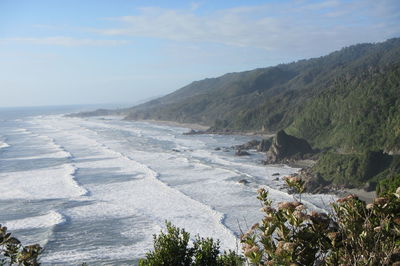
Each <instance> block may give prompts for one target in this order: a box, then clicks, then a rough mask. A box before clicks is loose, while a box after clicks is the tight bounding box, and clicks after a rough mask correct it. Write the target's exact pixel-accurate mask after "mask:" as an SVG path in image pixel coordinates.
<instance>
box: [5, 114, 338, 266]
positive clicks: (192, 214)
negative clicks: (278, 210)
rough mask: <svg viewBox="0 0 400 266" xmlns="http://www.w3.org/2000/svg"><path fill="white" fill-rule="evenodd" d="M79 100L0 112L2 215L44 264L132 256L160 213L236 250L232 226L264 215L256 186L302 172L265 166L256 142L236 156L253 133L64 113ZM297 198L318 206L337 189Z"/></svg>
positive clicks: (238, 229) (143, 246)
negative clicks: (192, 131) (38, 248)
mask: <svg viewBox="0 0 400 266" xmlns="http://www.w3.org/2000/svg"><path fill="white" fill-rule="evenodd" d="M87 109H88V107H84V106H80V107H77V106H64V107H35V108H1V109H0V223H1V224H2V225H5V226H7V228H8V230H9V231H10V232H11V233H12V235H13V236H15V237H17V238H18V239H19V240H21V241H22V243H23V244H33V243H39V244H40V245H42V247H44V252H43V254H42V255H41V259H40V261H41V263H42V264H43V265H80V264H81V263H83V262H86V263H88V264H89V265H135V264H137V261H138V259H139V258H141V257H144V256H145V254H146V252H148V251H150V250H151V249H152V247H153V235H154V234H158V233H159V232H160V230H163V229H165V222H166V221H170V222H171V223H172V224H173V225H175V226H177V227H180V228H184V229H185V230H186V231H188V232H189V233H190V234H191V237H192V239H194V237H195V236H196V235H200V236H201V237H213V238H214V239H219V240H220V241H221V249H223V250H228V249H231V250H236V251H238V252H239V253H240V252H241V249H240V243H239V237H240V234H241V233H242V232H245V231H247V230H248V228H249V227H250V226H251V225H252V224H254V223H255V222H258V221H260V219H261V218H262V213H261V211H260V208H261V204H260V202H259V201H258V200H257V198H256V197H257V193H256V191H257V189H258V188H260V187H265V188H266V189H268V190H269V195H270V198H271V199H272V200H273V201H274V202H279V201H292V200H293V196H292V195H289V194H288V193H287V190H286V188H285V186H284V182H283V180H282V177H284V176H286V175H289V174H292V173H295V172H297V171H298V170H299V169H296V168H291V167H289V166H286V165H263V164H262V163H261V161H262V160H263V159H264V156H265V155H264V154H262V153H259V152H256V151H250V155H249V156H240V157H238V156H235V150H234V149H233V148H232V147H233V146H235V145H239V144H243V143H246V142H248V141H250V140H253V139H256V138H257V137H255V136H240V135H207V134H204V135H184V134H183V133H185V132H188V131H189V129H188V128H183V127H176V126H167V125H160V124H154V123H149V122H135V121H125V120H123V118H122V117H94V118H76V117H67V116H65V114H68V113H73V112H76V111H80V110H87ZM243 179H244V180H246V181H247V182H248V183H247V184H243V183H240V182H239V181H240V180H243ZM302 200H303V202H304V203H305V204H306V205H307V206H308V207H309V208H310V209H313V210H318V211H326V210H328V208H329V202H331V201H333V200H334V197H333V196H331V195H322V194H319V195H310V194H305V195H304V196H303V197H302Z"/></svg>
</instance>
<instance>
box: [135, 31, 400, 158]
mask: <svg viewBox="0 0 400 266" xmlns="http://www.w3.org/2000/svg"><path fill="white" fill-rule="evenodd" d="M399 106H400V39H391V40H388V41H386V42H383V43H378V44H359V45H354V46H350V47H347V48H344V49H342V50H340V51H337V52H334V53H331V54H329V55H327V56H324V57H320V58H316V59H310V60H301V61H298V62H295V63H291V64H283V65H278V66H275V67H268V68H263V69H256V70H252V71H247V72H241V73H230V74H226V75H224V76H221V77H218V78H213V79H206V80H202V81H197V82H193V83H192V84H190V85H188V86H186V87H184V88H182V89H180V90H178V91H176V92H174V93H172V94H170V95H167V96H165V97H162V98H159V99H157V100H154V101H151V102H149V103H146V104H143V105H140V106H137V107H133V108H131V109H130V110H128V112H129V115H128V119H148V118H151V119H160V120H174V121H179V122H197V123H203V124H207V125H213V129H215V130H220V129H226V128H228V129H236V130H260V129H264V130H266V131H269V132H276V131H278V130H280V129H288V133H289V134H293V135H295V136H297V137H301V138H305V139H306V140H307V141H308V142H310V143H311V144H312V145H314V146H315V147H318V148H327V147H333V148H334V149H338V150H340V151H346V152H355V151H364V150H366V149H367V150H368V149H369V150H379V149H384V150H387V151H395V152H398V151H399V149H400V147H399V145H400V144H399V143H400V108H399Z"/></svg>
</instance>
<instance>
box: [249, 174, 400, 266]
mask: <svg viewBox="0 0 400 266" xmlns="http://www.w3.org/2000/svg"><path fill="white" fill-rule="evenodd" d="M296 181H299V182H298V184H294V183H296ZM287 183H288V185H291V186H292V188H293V189H295V190H299V189H300V191H299V192H301V184H302V182H301V180H294V179H291V180H288V181H287ZM258 199H259V200H260V201H261V203H262V205H263V208H262V211H263V212H264V213H265V216H264V218H263V220H262V221H261V223H259V224H255V225H253V226H252V228H251V229H250V230H249V231H248V232H247V233H245V234H244V235H242V237H241V242H242V244H243V251H244V255H245V256H246V258H247V259H248V261H249V262H250V263H252V264H255V265H391V264H392V263H395V262H398V263H399V265H400V188H399V189H397V192H396V193H392V194H387V195H386V196H385V197H381V198H377V199H375V201H374V203H371V204H368V205H366V204H365V202H364V201H361V200H359V199H358V198H357V197H356V196H354V195H350V196H347V197H345V198H342V199H339V200H338V201H337V202H335V203H333V204H332V213H331V214H329V215H328V214H325V213H318V212H316V211H311V212H309V211H308V210H307V208H306V207H305V206H304V205H303V203H302V202H301V201H297V200H296V201H293V202H281V203H279V204H278V205H277V208H274V207H273V206H272V202H271V200H269V199H268V191H266V190H265V189H260V190H259V191H258Z"/></svg>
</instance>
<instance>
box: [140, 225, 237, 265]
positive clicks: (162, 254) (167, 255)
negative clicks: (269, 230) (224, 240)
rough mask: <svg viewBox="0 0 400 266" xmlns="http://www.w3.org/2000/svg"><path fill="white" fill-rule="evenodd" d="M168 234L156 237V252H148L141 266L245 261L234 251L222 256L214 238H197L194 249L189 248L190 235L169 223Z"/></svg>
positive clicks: (215, 263) (234, 263)
mask: <svg viewBox="0 0 400 266" xmlns="http://www.w3.org/2000/svg"><path fill="white" fill-rule="evenodd" d="M166 226H167V232H166V233H164V232H161V233H160V235H158V236H156V235H154V251H151V252H148V253H147V254H146V258H145V259H141V260H140V261H139V265H141V266H157V265H171V266H174V265H185V266H186V265H199V266H200V265H210V266H213V265H216V266H236V265H242V264H243V259H242V257H240V256H238V255H237V254H236V253H235V252H234V251H229V252H225V253H223V254H220V250H219V241H214V240H213V239H212V238H200V237H199V236H197V237H196V239H195V241H194V243H193V247H189V239H190V234H189V233H188V232H186V231H185V230H184V229H180V228H177V227H175V226H173V225H172V224H171V223H169V222H167V223H166Z"/></svg>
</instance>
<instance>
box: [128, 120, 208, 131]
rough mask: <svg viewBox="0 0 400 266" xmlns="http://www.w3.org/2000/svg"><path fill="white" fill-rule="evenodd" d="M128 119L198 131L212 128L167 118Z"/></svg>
mask: <svg viewBox="0 0 400 266" xmlns="http://www.w3.org/2000/svg"><path fill="white" fill-rule="evenodd" d="M127 121H140V122H149V123H153V124H158V125H163V126H172V127H184V128H188V129H192V130H196V131H205V130H207V129H209V128H210V127H208V126H205V125H200V124H195V123H180V122H174V121H166V120H154V119H142V120H127Z"/></svg>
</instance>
